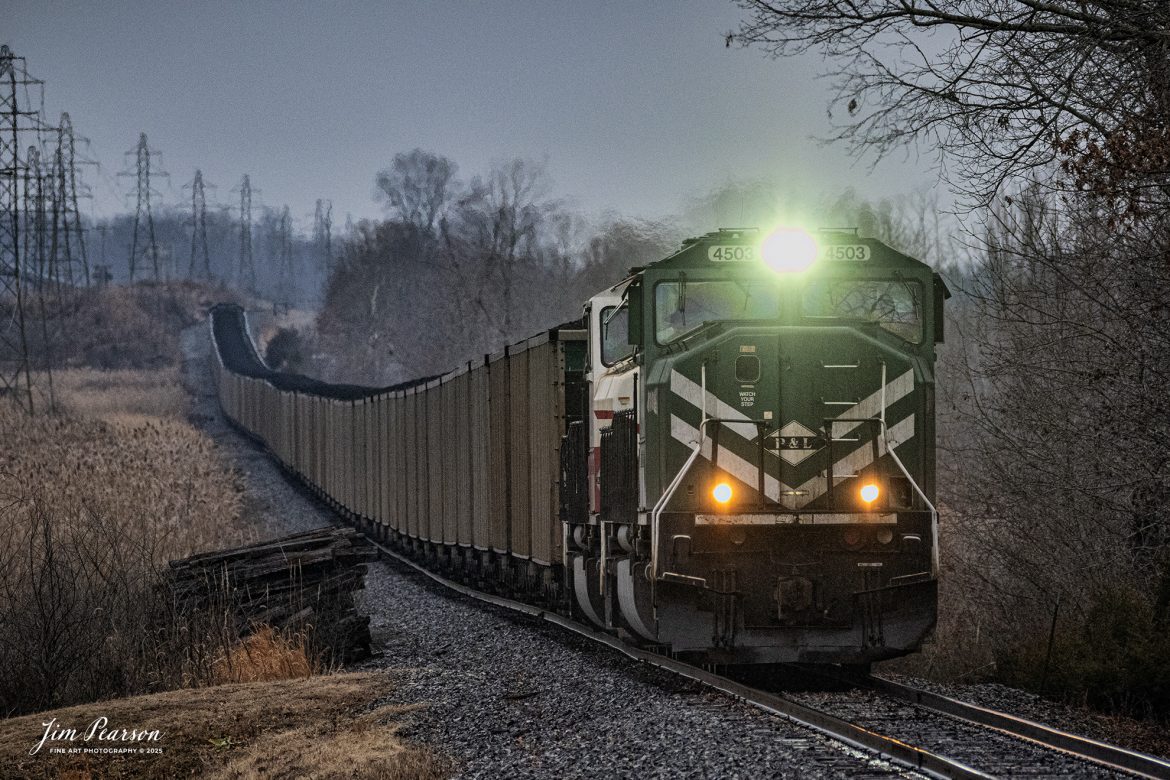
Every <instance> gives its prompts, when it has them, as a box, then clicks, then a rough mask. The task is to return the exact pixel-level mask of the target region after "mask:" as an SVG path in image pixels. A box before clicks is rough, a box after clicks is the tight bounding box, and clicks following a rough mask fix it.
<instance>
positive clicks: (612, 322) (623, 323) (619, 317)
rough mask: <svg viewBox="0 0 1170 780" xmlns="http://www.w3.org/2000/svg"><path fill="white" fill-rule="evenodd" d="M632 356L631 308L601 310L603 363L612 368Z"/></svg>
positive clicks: (608, 307)
mask: <svg viewBox="0 0 1170 780" xmlns="http://www.w3.org/2000/svg"><path fill="white" fill-rule="evenodd" d="M615 310H616V311H615ZM632 354H634V347H633V345H632V344H630V309H629V307H628V306H621V307H620V308H619V307H615V306H606V307H605V308H604V309H602V310H601V362H602V363H604V364H605V365H606V366H612V365H614V364H615V363H618V362H620V361H622V360H625V359H626V358H628V357H629V356H630V355H632Z"/></svg>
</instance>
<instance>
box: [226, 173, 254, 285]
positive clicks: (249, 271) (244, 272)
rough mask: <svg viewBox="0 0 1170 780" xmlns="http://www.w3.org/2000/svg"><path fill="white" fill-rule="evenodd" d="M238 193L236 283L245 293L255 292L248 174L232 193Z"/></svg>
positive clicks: (250, 190) (250, 186) (250, 187)
mask: <svg viewBox="0 0 1170 780" xmlns="http://www.w3.org/2000/svg"><path fill="white" fill-rule="evenodd" d="M237 191H238V192H239V193H240V263H239V275H238V282H239V285H240V289H242V290H243V291H245V292H256V264H255V263H254V262H253V261H252V181H251V179H249V178H248V174H246V173H245V174H244V180H243V181H242V182H240V186H239V187H238V188H237V189H236V190H232V192H237Z"/></svg>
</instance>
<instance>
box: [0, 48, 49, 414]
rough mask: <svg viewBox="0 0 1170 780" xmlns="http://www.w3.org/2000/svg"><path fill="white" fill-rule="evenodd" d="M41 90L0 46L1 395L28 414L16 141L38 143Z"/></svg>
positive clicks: (23, 197) (23, 195)
mask: <svg viewBox="0 0 1170 780" xmlns="http://www.w3.org/2000/svg"><path fill="white" fill-rule="evenodd" d="M40 86H41V82H40V81H38V80H36V79H34V78H32V77H31V76H30V75H29V73H28V67H27V64H26V62H25V58H24V57H17V56H16V55H14V54H13V53H12V50H11V49H9V48H8V47H7V46H0V394H3V395H8V396H11V397H12V398H13V399H14V400H15V401H16V402H17V403H19V404H20V405H21V406H23V407H24V408H25V409H26V410H27V411H28V412H29V413H32V412H34V411H35V409H34V407H35V395H34V390H33V385H34V384H35V383H36V382H38V381H39V376H36V377H34V374H33V371H32V365H31V361H30V354H29V341H30V336H31V335H32V334H31V333H30V331H31V330H32V324H33V318H34V313H33V311H32V306H31V304H30V301H29V297H30V296H29V294H30V290H29V281H30V278H31V277H30V275H29V273H28V271H27V270H26V269H25V267H24V263H25V261H26V259H27V257H26V256H27V255H28V253H29V239H28V237H27V236H26V235H24V229H25V226H26V223H27V219H26V217H25V215H24V214H22V211H23V210H24V208H26V207H27V206H28V205H29V193H28V191H27V190H28V186H29V183H30V175H31V174H30V170H29V165H28V157H22V156H21V139H22V138H24V137H26V136H27V135H28V134H29V133H32V134H34V137H36V138H37V139H38V140H39V133H40V131H41V129H42V122H41V119H40V113H39V111H37V110H33V101H32V99H31V97H30V94H29V89H30V87H33V88H39V87H40ZM37 175H38V178H39V171H38V172H37ZM22 189H23V190H24V191H23V192H22ZM34 198H35V192H34ZM33 246H34V247H35V242H34V244H33Z"/></svg>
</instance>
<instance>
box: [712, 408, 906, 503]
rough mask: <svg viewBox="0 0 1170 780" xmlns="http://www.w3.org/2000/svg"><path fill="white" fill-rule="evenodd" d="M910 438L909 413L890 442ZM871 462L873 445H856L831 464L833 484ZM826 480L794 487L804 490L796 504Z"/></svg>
mask: <svg viewBox="0 0 1170 780" xmlns="http://www.w3.org/2000/svg"><path fill="white" fill-rule="evenodd" d="M912 438H914V415H910V416H909V417H907V418H906V419H905V420H902V421H901V422H900V423H898V424H897V425H895V426H894V427H892V428H890V435H889V439H890V444H891V446H893V447H894V448H895V449H897V448H898V447H900V446H902V445H903V444H905V443H906V442H907V441H909V440H910V439H912ZM719 454H720V456H721V457H722V455H723V453H722V452H721V453H719ZM878 454H879V455H884V454H885V451H884V447H882V442H881V439H878ZM871 463H873V446H872V445H871V444H870V443H869V442H866V443H865V444H864V445H863V446H861V447H858V448H857V449H855V450H854V451H853V452H851V453H849V454H848V455H846V456H845V457H843V458H841V459H840V460H838V461H837V462H836V463H834V464H833V484H834V485H836V484H838V483H840V482H843V481H845V478H844V477H843V476H841V475H842V474H856V473H857V472H858V471H860V470H861V469H863V468H865V467H866V466H868V465H870V464H871ZM827 481H828V480H826V479H825V478H824V477H813V478H812V479H810V480H808V481H807V482H805V483H804V484H803V485H801V486H800V487H798V488H797V489H796V490H797V492H798V493H799V492H802V491H803V492H804V494H803V495H798V496H797V497H796V501H797V503H798V505H799V506H804V505H805V504H808V503H809V502H811V501H814V500H816V499H817V498H820V497H821V496H823V495H824V494H825V492H826V491H827V490H828V485H827V484H826V482H827Z"/></svg>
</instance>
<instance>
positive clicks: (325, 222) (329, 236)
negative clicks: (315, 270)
mask: <svg viewBox="0 0 1170 780" xmlns="http://www.w3.org/2000/svg"><path fill="white" fill-rule="evenodd" d="M313 244H314V245H315V246H316V248H317V252H318V253H319V254H318V256H319V257H320V260H321V270H323V271H324V272H325V275H326V276H329V275H330V274H331V273H332V272H333V201H331V200H321V199H320V198H317V209H316V211H314V212H313Z"/></svg>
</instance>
